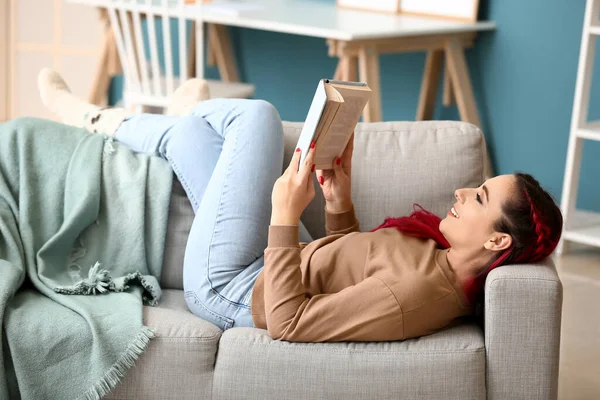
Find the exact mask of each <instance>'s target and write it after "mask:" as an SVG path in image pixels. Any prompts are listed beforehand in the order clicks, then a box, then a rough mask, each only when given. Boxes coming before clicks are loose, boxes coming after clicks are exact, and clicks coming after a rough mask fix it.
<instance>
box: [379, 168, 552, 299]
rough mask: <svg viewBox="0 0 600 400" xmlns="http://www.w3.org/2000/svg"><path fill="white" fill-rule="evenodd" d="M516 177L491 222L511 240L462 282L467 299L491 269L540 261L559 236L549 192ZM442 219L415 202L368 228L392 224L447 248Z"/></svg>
mask: <svg viewBox="0 0 600 400" xmlns="http://www.w3.org/2000/svg"><path fill="white" fill-rule="evenodd" d="M515 177H516V182H517V183H516V187H517V195H516V196H515V197H514V198H513V199H512V200H510V201H509V202H508V203H507V204H504V205H503V217H501V218H500V220H499V221H497V222H496V224H495V225H494V230H495V231H497V232H505V233H508V234H510V235H511V237H512V239H513V243H512V245H511V247H509V248H508V249H506V250H504V251H503V252H502V253H501V254H500V255H499V256H498V257H496V258H495V259H493V260H492V261H491V262H490V263H489V264H488V265H487V266H486V267H485V268H484V269H483V270H482V271H481V272H480V273H479V274H477V275H475V276H474V277H472V278H471V279H469V280H468V281H467V282H466V283H465V284H464V286H463V291H464V293H465V296H466V297H467V299H468V301H469V302H470V303H474V302H475V300H476V299H477V297H478V296H479V295H480V294H481V293H482V292H483V286H484V284H485V279H486V278H487V275H488V274H489V273H490V271H492V270H494V269H495V268H497V267H499V266H501V265H504V264H510V263H532V262H536V261H540V260H542V259H544V258H546V257H548V256H549V255H550V254H552V252H553V251H554V249H555V248H556V245H557V244H558V241H559V240H560V235H561V232H562V214H561V212H560V209H559V208H558V206H557V205H556V203H555V202H554V201H553V200H552V198H551V196H550V195H549V194H548V193H547V192H545V191H544V190H543V189H542V188H541V187H540V185H539V183H538V182H537V181H536V180H535V179H534V178H533V177H532V176H531V175H528V174H522V173H517V174H515ZM542 209H543V210H544V212H542ZM441 221H442V219H441V218H440V217H438V216H437V215H435V214H433V213H431V212H429V211H427V210H425V209H424V208H423V207H421V206H420V205H419V204H414V205H413V212H412V213H411V214H410V215H409V216H407V217H400V218H386V219H385V221H384V222H383V224H381V225H379V226H378V227H377V228H375V229H373V230H372V231H371V232H374V231H376V230H379V229H383V228H391V227H393V228H396V229H398V230H399V231H400V232H402V233H404V234H407V235H410V236H415V237H418V238H422V239H433V240H434V241H435V242H436V243H437V245H438V248H440V249H447V248H449V247H450V243H448V240H447V239H446V238H445V237H444V235H443V234H442V232H440V222H441Z"/></svg>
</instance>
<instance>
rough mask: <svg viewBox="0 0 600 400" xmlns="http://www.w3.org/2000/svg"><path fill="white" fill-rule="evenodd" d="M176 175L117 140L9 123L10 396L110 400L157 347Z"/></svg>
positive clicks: (1, 171)
mask: <svg viewBox="0 0 600 400" xmlns="http://www.w3.org/2000/svg"><path fill="white" fill-rule="evenodd" d="M172 177H173V174H172V171H171V169H170V167H169V165H168V163H166V162H165V161H164V160H162V159H160V158H158V157H154V156H150V155H142V154H136V153H134V152H132V151H131V150H129V149H128V148H127V147H125V146H124V145H121V144H119V143H117V142H115V141H114V140H113V139H112V138H109V137H108V136H103V135H94V134H88V133H86V132H85V131H83V130H82V129H77V128H71V127H68V126H65V125H62V124H57V123H53V122H50V121H44V120H37V119H19V120H14V121H11V122H7V123H4V124H0V318H2V322H3V328H4V329H3V331H2V344H3V346H2V349H1V351H2V360H3V364H2V365H0V398H2V399H8V398H10V399H18V398H19V397H20V398H22V399H36V400H39V399H98V398H100V397H102V396H104V395H105V394H107V393H108V392H109V391H110V390H111V389H112V388H113V387H115V385H117V384H118V382H119V381H120V379H121V378H122V377H123V376H124V374H125V373H126V370H127V369H128V368H129V367H131V366H132V365H133V364H134V362H135V360H136V359H137V357H138V356H139V355H140V354H141V353H142V352H143V351H144V350H145V348H146V346H147V345H148V342H149V340H150V339H151V338H152V331H151V329H149V328H147V327H144V325H143V323H142V305H143V304H146V305H154V304H155V303H156V302H157V301H158V299H159V297H160V287H159V284H158V278H159V276H160V272H161V265H162V257H163V249H164V241H165V235H166V228H167V216H168V207H169V197H170V192H171V184H172Z"/></svg>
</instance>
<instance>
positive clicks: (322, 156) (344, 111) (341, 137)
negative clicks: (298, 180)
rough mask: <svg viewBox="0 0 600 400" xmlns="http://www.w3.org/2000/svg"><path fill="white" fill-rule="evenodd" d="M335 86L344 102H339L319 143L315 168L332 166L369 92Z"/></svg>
mask: <svg viewBox="0 0 600 400" xmlns="http://www.w3.org/2000/svg"><path fill="white" fill-rule="evenodd" d="M335 88H336V89H337V90H338V91H339V92H340V94H341V95H342V97H343V98H344V102H343V103H341V104H340V107H339V109H338V111H337V113H336V115H335V118H334V119H333V122H332V123H331V126H330V127H329V131H328V132H327V134H326V135H325V137H324V138H323V139H322V140H321V141H320V143H319V146H318V148H317V154H316V155H315V162H314V163H315V164H316V169H331V168H333V162H334V160H335V159H336V158H337V157H339V156H341V155H342V153H343V152H344V149H345V148H346V145H347V144H348V140H349V139H350V136H352V133H353V132H354V128H355V127H356V124H357V123H358V120H359V119H360V116H361V114H362V112H363V110H364V108H365V105H366V104H367V101H368V100H369V97H370V94H371V91H370V90H356V89H351V88H344V87H343V86H337V85H336V86H335Z"/></svg>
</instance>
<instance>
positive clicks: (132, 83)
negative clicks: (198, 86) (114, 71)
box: [101, 0, 204, 107]
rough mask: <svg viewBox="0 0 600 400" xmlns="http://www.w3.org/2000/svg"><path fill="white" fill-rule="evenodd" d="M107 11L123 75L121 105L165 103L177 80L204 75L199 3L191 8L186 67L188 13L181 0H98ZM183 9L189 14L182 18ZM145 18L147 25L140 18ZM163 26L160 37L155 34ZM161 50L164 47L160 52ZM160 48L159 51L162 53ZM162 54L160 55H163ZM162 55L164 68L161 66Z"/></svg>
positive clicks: (184, 12) (200, 8)
mask: <svg viewBox="0 0 600 400" xmlns="http://www.w3.org/2000/svg"><path fill="white" fill-rule="evenodd" d="M101 3H102V7H105V8H106V10H107V13H108V17H109V21H110V25H111V28H112V30H113V32H114V35H115V44H116V47H117V51H118V54H119V59H120V61H121V65H122V68H123V75H124V78H125V88H124V93H123V96H124V100H125V106H126V107H128V106H131V105H134V104H135V105H148V106H157V107H164V106H165V105H166V104H167V101H168V98H169V96H170V95H171V94H173V92H174V90H175V89H176V88H177V87H178V85H179V82H184V81H186V80H187V79H188V78H189V77H190V76H195V77H203V76H204V71H203V66H204V62H203V61H202V60H201V57H202V55H203V48H202V46H203V43H204V40H203V27H202V21H201V20H200V18H199V16H200V15H201V10H202V3H201V2H199V3H198V4H196V5H192V6H191V7H194V17H193V20H194V21H195V22H196V24H195V27H196V28H195V32H193V35H194V36H195V37H193V40H192V41H191V43H193V44H194V45H195V46H196V51H195V53H196V57H198V58H199V60H197V61H196V63H195V65H196V71H195V73H193V71H189V70H188V69H189V66H188V53H189V46H190V40H189V39H190V36H188V21H190V20H192V19H191V18H190V16H189V15H190V13H189V9H188V7H190V6H189V5H188V6H186V4H185V2H184V0H104V1H102V2H101ZM186 11H187V15H188V16H187V17H186ZM144 20H145V24H146V25H145V26H143V23H142V22H143V21H144ZM172 25H176V26H177V35H178V47H179V49H178V54H179V71H178V72H179V73H178V76H175V71H174V59H173V53H174V49H173V42H172V32H171V26H172ZM159 26H161V27H162V35H161V36H162V40H160V42H159V39H161V38H160V37H159V35H157V30H158V27H159ZM161 50H162V52H161ZM161 53H162V54H161ZM161 55H162V57H161ZM161 59H163V60H164V70H163V68H161V63H160V61H161Z"/></svg>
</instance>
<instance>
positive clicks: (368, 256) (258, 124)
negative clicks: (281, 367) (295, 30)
mask: <svg viewBox="0 0 600 400" xmlns="http://www.w3.org/2000/svg"><path fill="white" fill-rule="evenodd" d="M39 83H40V91H41V95H42V99H43V101H44V103H45V104H46V105H47V106H48V107H49V108H50V109H51V110H52V111H54V112H55V113H57V114H58V115H59V116H60V117H61V118H62V119H63V121H64V122H65V123H68V124H72V125H79V126H84V127H86V128H87V129H88V130H89V131H91V132H101V133H105V134H108V135H113V136H114V137H115V138H116V139H117V140H118V141H120V142H121V143H123V144H125V145H127V146H129V147H130V148H131V149H132V150H134V151H136V152H144V153H150V154H155V155H157V156H159V157H163V158H165V159H166V160H167V161H168V162H169V163H170V165H171V167H172V169H173V171H174V173H175V174H176V175H177V177H178V179H179V180H180V181H181V183H182V185H183V187H184V189H185V191H186V193H187V196H188V198H189V200H190V202H191V204H192V206H193V208H194V211H195V213H196V218H195V219H194V222H193V225H192V229H191V232H190V235H189V238H188V245H187V248H186V254H185V262H184V289H185V299H186V302H187V304H188V307H189V309H190V310H191V311H192V312H193V313H194V314H196V315H197V316H199V317H201V318H203V319H206V320H208V321H211V322H213V323H214V324H216V325H217V326H219V327H220V328H222V329H223V330H226V329H229V328H231V327H238V326H250V327H252V326H256V327H259V328H264V329H268V332H269V334H270V335H271V336H272V337H273V338H275V339H281V340H288V341H299V342H322V341H385V340H401V339H406V338H411V337H417V336H421V335H426V334H429V333H432V332H435V331H437V330H440V329H442V328H445V327H447V326H449V325H450V324H452V323H453V322H454V321H455V320H456V319H457V318H460V317H462V316H466V315H469V314H470V313H471V312H472V304H473V302H474V301H475V299H476V298H477V296H478V295H480V294H481V292H482V287H483V283H484V280H485V277H486V276H487V274H488V273H489V271H491V270H492V269H494V268H496V267H498V266H500V265H504V264H508V263H527V262H535V261H538V260H541V259H543V258H545V257H548V256H549V255H550V254H551V253H552V251H553V250H554V248H555V247H556V245H557V243H558V241H559V238H560V234H561V229H562V216H561V213H560V210H559V208H558V207H557V206H556V204H555V203H554V201H553V200H552V198H551V196H550V195H549V194H548V193H547V192H545V191H544V190H543V189H542V188H541V187H540V185H539V183H538V182H537V181H536V180H535V179H533V178H532V177H531V176H530V175H526V174H514V175H502V176H498V177H495V178H492V179H489V180H487V181H486V182H484V184H482V185H481V186H479V187H477V188H465V189H458V190H456V192H455V197H456V202H455V204H454V206H453V207H452V209H451V210H450V211H449V212H448V215H447V216H446V217H445V218H444V219H443V220H441V219H440V218H439V217H437V216H435V215H433V214H431V213H429V212H427V211H425V210H422V209H417V210H415V212H413V213H412V214H411V215H410V216H408V217H402V218H389V219H387V220H385V222H384V223H383V224H382V225H381V226H379V227H378V228H376V229H374V230H373V231H371V232H360V231H359V224H358V221H357V220H356V217H355V215H354V209H353V205H352V201H351V196H350V194H351V187H350V182H351V179H350V178H351V170H352V167H351V159H352V151H353V141H352V140H351V141H350V142H349V144H348V147H347V148H346V149H345V151H344V153H343V155H342V157H341V158H337V159H336V160H334V164H333V166H334V167H333V169H332V170H327V171H316V174H317V177H318V179H319V183H320V187H321V190H322V191H323V195H324V197H325V200H326V207H325V211H326V230H327V234H328V236H327V237H325V238H322V239H319V240H315V241H312V242H311V243H309V244H305V243H299V233H298V232H299V226H301V224H300V215H301V214H302V212H303V210H304V209H305V207H306V206H307V205H308V204H309V202H310V201H311V200H312V198H313V197H314V194H315V193H314V186H313V184H312V178H311V177H312V174H313V173H314V172H315V171H314V164H313V163H312V160H313V156H314V151H315V149H314V143H313V145H312V146H311V150H310V151H309V154H308V156H307V158H306V161H305V162H304V164H303V165H299V160H300V152H299V150H297V151H296V153H295V154H294V156H293V157H292V160H291V162H290V164H289V166H288V168H287V169H286V171H285V172H284V173H283V175H281V176H279V175H280V166H281V163H282V159H283V132H282V124H281V121H280V119H279V116H278V114H277V111H276V110H275V109H274V108H273V106H271V105H270V104H268V103H266V102H264V101H254V100H224V99H217V100H206V101H201V100H203V97H204V98H205V97H206V84H205V82H203V81H201V80H191V81H188V82H187V83H186V84H184V85H183V86H182V87H181V88H180V89H178V91H177V92H176V94H175V96H174V104H172V106H171V107H170V111H169V113H170V114H177V113H180V112H181V111H177V110H190V109H191V112H190V113H189V115H186V116H176V115H174V116H162V115H150V114H140V115H130V114H128V113H127V112H126V111H124V110H123V109H108V110H100V109H98V108H97V107H95V106H92V105H89V104H86V103H84V102H82V101H81V100H79V99H77V98H75V97H74V96H73V95H71V94H70V92H69V90H68V88H67V86H66V84H65V83H64V81H62V79H61V78H60V76H58V75H57V74H56V73H54V72H52V71H49V70H45V71H42V73H41V74H40V79H39ZM199 93H202V94H201V95H200V94H199ZM194 103H198V104H197V105H195V106H192V104H194ZM173 110H175V111H173ZM269 204H271V205H272V206H271V207H269ZM265 247H266V250H265Z"/></svg>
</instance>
